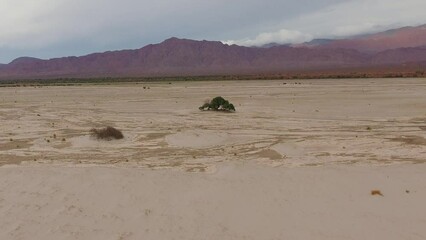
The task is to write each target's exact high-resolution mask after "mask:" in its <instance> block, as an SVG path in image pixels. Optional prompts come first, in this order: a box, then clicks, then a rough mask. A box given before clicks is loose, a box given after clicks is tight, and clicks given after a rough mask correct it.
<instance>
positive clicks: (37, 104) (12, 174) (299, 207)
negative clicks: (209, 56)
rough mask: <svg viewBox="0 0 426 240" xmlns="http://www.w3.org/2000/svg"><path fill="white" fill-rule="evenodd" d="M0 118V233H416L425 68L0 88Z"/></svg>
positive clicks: (425, 138) (420, 217) (424, 185)
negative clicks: (390, 74) (224, 109)
mask: <svg viewBox="0 0 426 240" xmlns="http://www.w3.org/2000/svg"><path fill="white" fill-rule="evenodd" d="M299 83H300V84H299ZM218 95H222V96H223V97H225V98H227V99H229V100H230V101H231V102H232V103H233V104H234V105H235V106H236V108H237V112H236V113H215V112H201V111H199V110H198V106H200V105H202V104H203V102H204V101H205V99H207V98H213V97H215V96H218ZM0 121H1V125H0V132H1V134H0V165H3V167H1V168H0V239H284V238H286V239H425V238H426V230H424V226H426V212H425V210H424V209H426V208H424V202H425V200H426V182H425V181H424V174H423V173H424V170H426V165H425V164H424V163H425V162H426V157H425V156H426V80H425V79H397V80H395V79H368V80H363V79H359V80H303V81H300V80H298V81H288V80H287V81H247V82H232V81H229V82H179V83H177V82H173V83H171V84H168V83H157V84H154V83H151V84H120V85H111V86H105V85H100V86H93V85H92V86H74V87H73V86H68V87H42V88H31V87H26V88H0ZM106 125H111V126H114V127H117V128H118V129H120V130H122V131H123V134H124V135H125V138H124V139H123V140H118V141H110V142H103V141H98V140H96V139H94V138H91V137H90V134H89V131H90V129H91V128H93V127H103V126H106ZM372 190H380V191H381V192H382V193H383V195H384V196H377V195H376V196H372V195H371V194H370V193H371V191H372Z"/></svg>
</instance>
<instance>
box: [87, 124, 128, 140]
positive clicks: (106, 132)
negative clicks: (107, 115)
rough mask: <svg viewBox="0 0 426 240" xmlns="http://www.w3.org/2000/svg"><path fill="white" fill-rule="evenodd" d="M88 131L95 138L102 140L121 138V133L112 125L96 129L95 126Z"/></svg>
mask: <svg viewBox="0 0 426 240" xmlns="http://www.w3.org/2000/svg"><path fill="white" fill-rule="evenodd" d="M90 133H91V134H92V136H93V137H96V138H97V139H102V140H108V141H109V140H113V139H123V138H124V136H123V133H122V132H121V131H120V130H118V129H116V128H113V127H109V126H108V127H105V128H101V129H96V128H92V129H91V130H90Z"/></svg>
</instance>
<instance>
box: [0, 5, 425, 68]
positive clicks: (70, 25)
mask: <svg viewBox="0 0 426 240" xmlns="http://www.w3.org/2000/svg"><path fill="white" fill-rule="evenodd" d="M424 2H425V1H424V0H407V1H396V0H357V1H351V0H316V1H312V0H264V1H259V0H234V1H229V0H215V1H200V0H174V1H169V0H157V1H153V0H37V1H34V0H0V6H1V7H0V33H1V34H0V62H8V61H10V60H12V59H13V58H16V57H18V56H22V55H26V56H34V57H41V58H51V57H59V56H65V55H82V54H86V53H90V52H97V51H106V50H115V49H125V48H139V47H142V46H144V45H146V44H149V43H157V42H160V41H162V40H164V39H166V38H168V37H172V36H176V37H182V38H192V39H208V40H232V41H233V42H237V43H241V42H243V41H245V42H246V44H249V43H251V44H253V43H254V44H256V43H257V42H258V43H264V42H265V41H276V42H280V43H284V42H286V41H289V42H294V41H303V40H306V39H309V38H311V37H317V36H326V35H330V36H331V35H332V36H341V35H345V34H352V33H354V32H355V33H356V32H360V31H361V32H362V31H369V30H371V29H379V28H381V27H382V26H383V27H386V26H389V25H390V24H394V25H398V24H395V22H398V23H399V24H406V23H415V22H420V21H422V20H423V21H424V20H425V17H423V14H422V15H421V14H419V9H424V7H426V6H424V5H425V3H424ZM416 4H417V6H415V5H416ZM365 5H368V6H370V5H371V6H373V8H372V9H373V10H371V11H365V10H364V9H362V7H363V6H365ZM380 8H382V9H380ZM398 8H401V9H402V12H403V15H401V16H399V15H395V14H393V13H394V12H395V11H396V10H395V9H398ZM358 9H359V10H358ZM361 11H362V12H361ZM375 11H376V12H377V14H376V13H375ZM387 11H389V13H387ZM412 12H413V13H414V16H411V18H410V13H412ZM391 14H392V15H391ZM369 15H377V16H369ZM398 19H399V20H398Z"/></svg>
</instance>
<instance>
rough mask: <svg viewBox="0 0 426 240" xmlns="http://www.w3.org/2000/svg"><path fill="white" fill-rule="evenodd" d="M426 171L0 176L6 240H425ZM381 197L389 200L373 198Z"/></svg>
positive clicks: (32, 172) (43, 170) (119, 171)
mask: <svg viewBox="0 0 426 240" xmlns="http://www.w3.org/2000/svg"><path fill="white" fill-rule="evenodd" d="M425 171H426V165H425V164H420V165H412V164H404V165H393V166H386V167H383V166H382V167H371V166H348V165H345V166H328V167H298V168H282V167H280V168H271V167H268V166H264V165H259V164H257V163H256V164H253V163H245V164H243V163H238V164H237V163H234V164H230V163H227V164H221V166H220V167H218V168H217V171H216V172H215V173H214V174H207V173H187V172H183V171H171V170H164V169H163V170H149V169H135V168H128V167H106V166H103V167H100V166H84V167H82V166H80V167H79V166H78V165H77V166H66V167H64V166H56V167H52V166H45V167H40V166H31V167H28V166H24V167H3V168H0V216H1V218H0V239H43V240H50V239H52V240H55V239H87V240H89V239H102V240H109V239H111V240H121V239H194V240H195V239H212V240H213V239H253V240H256V239H336V240H341V239H354V240H357V239H372V240H373V239H386V240H389V239H391V240H392V239H395V240H401V239H412V240H415V239H418V240H422V239H425V238H426V228H425V226H426V208H425V200H426V183H425ZM372 190H380V191H381V193H382V194H383V197H382V196H378V195H377V196H372V195H371V191H372Z"/></svg>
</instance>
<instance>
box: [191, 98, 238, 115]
mask: <svg viewBox="0 0 426 240" xmlns="http://www.w3.org/2000/svg"><path fill="white" fill-rule="evenodd" d="M199 109H200V110H202V111H205V110H213V111H227V112H231V111H233V112H235V107H234V105H233V104H232V103H230V102H229V101H228V100H225V99H224V98H223V97H220V96H219V97H215V98H213V100H211V101H210V102H207V103H205V104H204V105H203V106H201V107H199Z"/></svg>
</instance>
